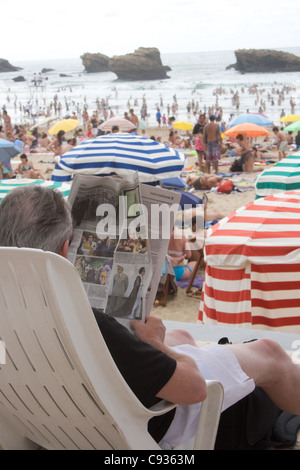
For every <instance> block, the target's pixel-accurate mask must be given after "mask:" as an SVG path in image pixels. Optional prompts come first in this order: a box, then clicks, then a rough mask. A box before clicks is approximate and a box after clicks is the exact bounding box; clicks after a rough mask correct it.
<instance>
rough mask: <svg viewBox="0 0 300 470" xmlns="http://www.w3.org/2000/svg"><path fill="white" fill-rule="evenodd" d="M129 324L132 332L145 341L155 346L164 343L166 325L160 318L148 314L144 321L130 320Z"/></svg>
mask: <svg viewBox="0 0 300 470" xmlns="http://www.w3.org/2000/svg"><path fill="white" fill-rule="evenodd" d="M130 326H131V328H132V329H133V331H134V334H135V335H136V336H137V337H138V338H139V339H141V340H142V341H144V342H145V343H148V344H152V346H155V347H157V348H158V346H159V345H162V344H163V343H164V340H165V334H166V327H165V326H164V324H163V322H162V321H161V319H160V318H157V317H151V316H149V317H146V321H145V323H143V322H141V321H138V320H131V322H130ZM159 349H160V348H159Z"/></svg>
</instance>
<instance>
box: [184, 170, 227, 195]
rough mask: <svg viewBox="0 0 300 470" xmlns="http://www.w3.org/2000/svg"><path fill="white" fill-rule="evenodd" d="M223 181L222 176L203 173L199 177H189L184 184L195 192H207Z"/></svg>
mask: <svg viewBox="0 0 300 470" xmlns="http://www.w3.org/2000/svg"><path fill="white" fill-rule="evenodd" d="M222 180H223V177H222V176H217V175H211V174H209V173H204V174H203V175H201V176H192V175H189V176H188V177H187V179H186V183H187V184H188V185H189V186H191V187H192V188H194V189H196V190H197V191H200V190H204V191H209V190H210V189H212V188H215V187H216V186H218V185H219V184H220V183H221V181H222Z"/></svg>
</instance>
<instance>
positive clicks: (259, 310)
mask: <svg viewBox="0 0 300 470" xmlns="http://www.w3.org/2000/svg"><path fill="white" fill-rule="evenodd" d="M205 257H206V271H205V279H204V286H203V291H202V299H201V302H200V308H199V317H198V318H199V320H200V321H201V322H203V323H205V324H223V325H226V326H238V327H248V328H249V327H250V328H251V327H253V328H256V329H274V330H278V331H289V332H293V333H300V190H298V191H289V192H284V193H279V194H275V195H272V196H268V197H265V198H260V199H256V200H255V201H253V202H251V203H249V204H247V205H246V206H243V207H242V208H240V209H238V210H236V211H234V212H233V213H232V214H231V215H229V216H228V217H225V218H224V219H222V220H221V221H220V222H219V223H218V224H216V225H214V226H213V227H212V228H211V229H210V230H209V233H208V236H207V238H206V241H205Z"/></svg>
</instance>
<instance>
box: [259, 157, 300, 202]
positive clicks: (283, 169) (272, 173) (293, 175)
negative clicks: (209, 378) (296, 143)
mask: <svg viewBox="0 0 300 470" xmlns="http://www.w3.org/2000/svg"><path fill="white" fill-rule="evenodd" d="M294 189H300V152H295V153H293V154H292V155H289V156H287V157H286V158H283V159H282V160H280V161H279V162H278V163H275V165H272V166H271V167H269V168H266V169H265V170H264V171H263V172H262V173H261V174H260V175H259V176H258V177H257V179H256V182H255V192H256V198H259V197H265V196H269V195H271V194H276V193H279V192H282V191H290V190H294Z"/></svg>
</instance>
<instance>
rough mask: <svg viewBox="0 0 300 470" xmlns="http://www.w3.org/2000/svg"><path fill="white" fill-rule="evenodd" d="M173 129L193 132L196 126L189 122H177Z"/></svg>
mask: <svg viewBox="0 0 300 470" xmlns="http://www.w3.org/2000/svg"><path fill="white" fill-rule="evenodd" d="M173 127H175V129H180V130H182V131H191V130H192V129H194V125H193V124H192V123H191V122H189V121H175V122H173Z"/></svg>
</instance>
